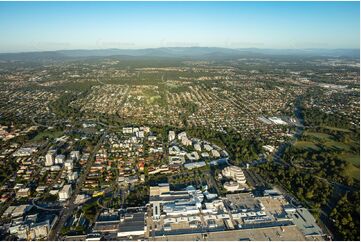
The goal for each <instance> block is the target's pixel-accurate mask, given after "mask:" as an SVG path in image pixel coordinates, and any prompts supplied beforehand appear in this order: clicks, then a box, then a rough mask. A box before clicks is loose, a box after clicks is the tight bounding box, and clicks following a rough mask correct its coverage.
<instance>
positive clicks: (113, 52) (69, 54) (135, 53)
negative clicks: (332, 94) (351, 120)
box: [0, 47, 360, 61]
mask: <svg viewBox="0 0 361 242" xmlns="http://www.w3.org/2000/svg"><path fill="white" fill-rule="evenodd" d="M266 56H300V57H312V56H319V57H350V58H359V56H360V50H359V49H257V48H247V49H229V48H217V47H170V48H165V47H162V48H148V49H94V50H58V51H43V52H22V53H2V54H0V60H3V61H16V60H19V61H31V60H33V61H35V60H50V59H51V60H67V59H79V58H80V59H82V58H90V57H129V58H130V57H147V58H148V57H162V58H189V59H211V58H225V59H232V58H242V57H266Z"/></svg>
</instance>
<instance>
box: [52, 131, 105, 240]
mask: <svg viewBox="0 0 361 242" xmlns="http://www.w3.org/2000/svg"><path fill="white" fill-rule="evenodd" d="M106 135H107V132H106V131H104V133H103V134H102V136H101V137H100V138H99V140H98V143H97V144H96V146H95V147H94V150H93V152H92V154H91V156H90V157H89V160H88V162H87V164H86V166H85V168H84V172H83V173H82V174H81V175H80V177H79V179H78V181H77V184H76V188H75V190H74V192H73V193H72V195H71V197H70V199H69V200H68V201H67V203H66V205H65V206H64V208H63V210H62V211H61V213H60V215H59V221H58V223H57V224H56V225H55V227H54V229H53V230H52V231H51V233H50V235H49V238H48V239H49V240H58V237H59V233H60V230H61V228H62V227H63V226H64V224H65V222H66V221H67V219H68V218H69V217H70V216H71V215H73V212H74V209H75V208H77V207H78V205H77V204H75V203H74V201H75V198H76V196H77V195H78V194H79V192H80V191H81V189H82V188H83V185H84V181H85V179H86V177H87V175H88V173H89V170H90V167H91V166H92V165H93V163H94V161H95V155H96V153H97V152H98V150H99V148H100V146H101V144H102V143H103V141H104V139H105V137H106Z"/></svg>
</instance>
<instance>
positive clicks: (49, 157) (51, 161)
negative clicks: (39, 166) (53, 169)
mask: <svg viewBox="0 0 361 242" xmlns="http://www.w3.org/2000/svg"><path fill="white" fill-rule="evenodd" d="M55 153H56V152H55V150H49V151H48V153H47V154H46V155H45V166H52V165H53V164H54V157H55Z"/></svg>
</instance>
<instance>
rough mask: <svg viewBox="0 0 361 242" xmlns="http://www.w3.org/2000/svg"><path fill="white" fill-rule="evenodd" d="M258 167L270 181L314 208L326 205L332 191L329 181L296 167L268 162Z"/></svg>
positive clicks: (260, 172)
mask: <svg viewBox="0 0 361 242" xmlns="http://www.w3.org/2000/svg"><path fill="white" fill-rule="evenodd" d="M256 169H257V172H258V173H259V174H260V175H262V176H263V177H266V178H268V181H269V182H270V183H272V184H278V185H280V186H282V187H283V188H285V189H286V190H287V191H289V192H291V193H292V194H293V195H295V196H296V197H297V198H298V199H299V200H300V201H301V202H304V203H306V204H308V205H310V206H311V208H313V209H319V208H320V207H321V206H323V205H325V204H326V203H327V201H328V198H329V196H330V194H331V191H332V188H331V186H330V185H329V184H328V182H327V181H325V180H323V179H320V178H318V177H316V176H314V175H312V174H309V173H308V172H307V171H302V170H300V169H297V168H295V167H284V166H282V165H278V164H275V163H271V162H267V163H265V164H262V165H260V166H258V167H257V168H256Z"/></svg>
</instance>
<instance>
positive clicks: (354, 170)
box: [344, 163, 360, 180]
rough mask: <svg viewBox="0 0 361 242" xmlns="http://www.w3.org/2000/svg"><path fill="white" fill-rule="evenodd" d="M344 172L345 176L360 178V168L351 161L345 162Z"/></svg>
mask: <svg viewBox="0 0 361 242" xmlns="http://www.w3.org/2000/svg"><path fill="white" fill-rule="evenodd" d="M344 173H345V174H344V175H345V176H350V177H352V178H355V179H357V180H360V168H358V167H356V166H355V165H353V164H352V163H348V164H347V166H346V168H345V171H344Z"/></svg>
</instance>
